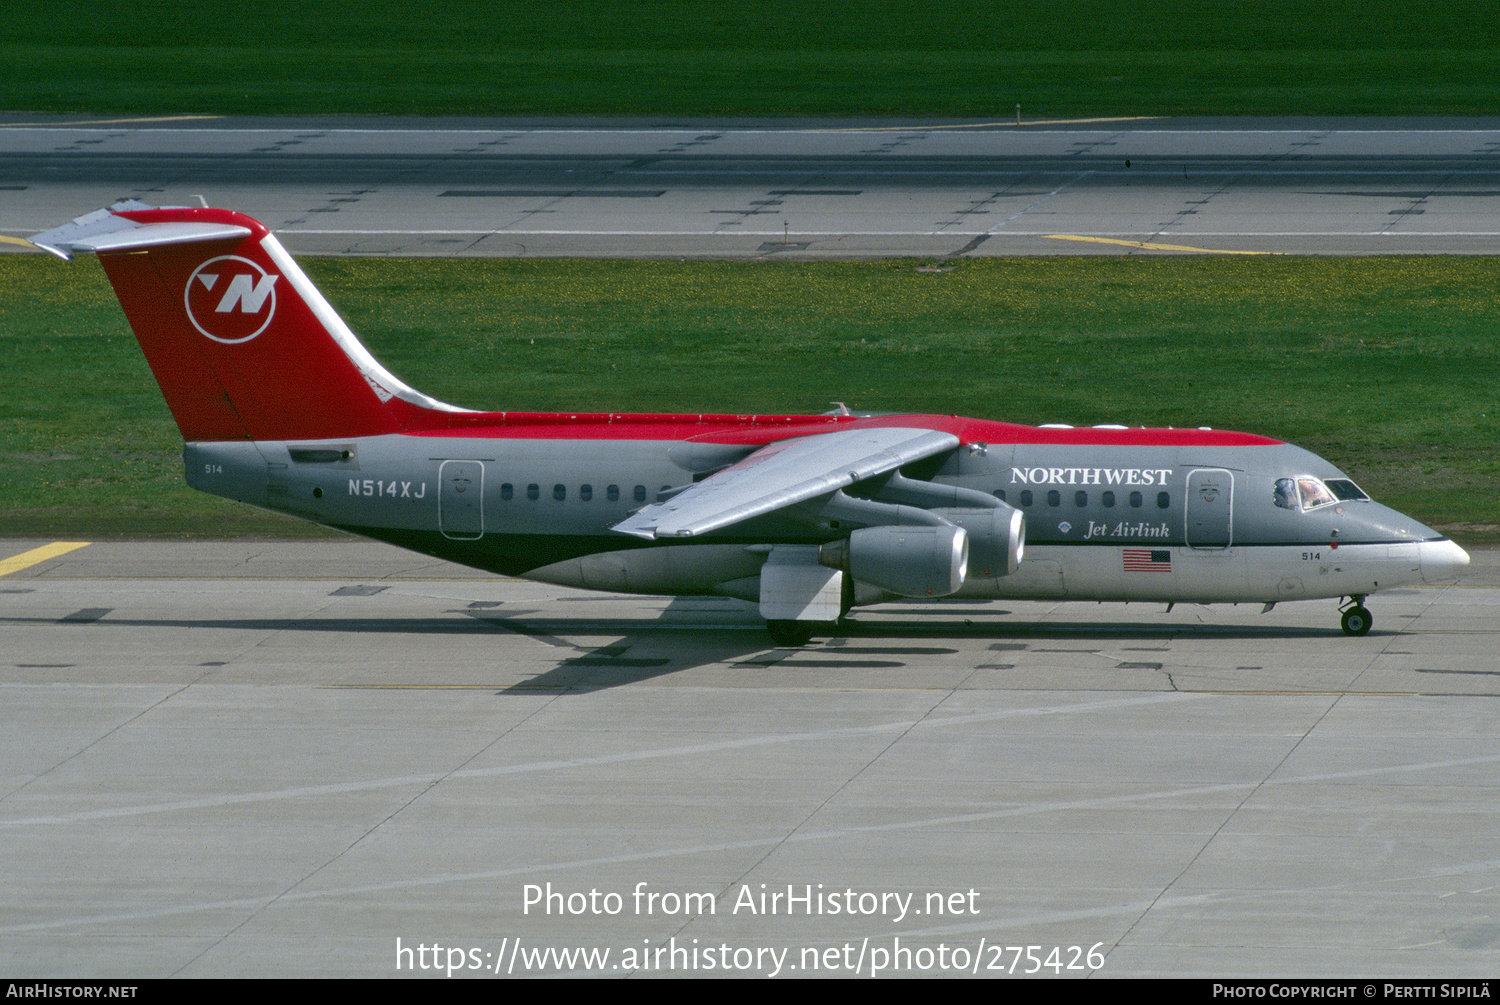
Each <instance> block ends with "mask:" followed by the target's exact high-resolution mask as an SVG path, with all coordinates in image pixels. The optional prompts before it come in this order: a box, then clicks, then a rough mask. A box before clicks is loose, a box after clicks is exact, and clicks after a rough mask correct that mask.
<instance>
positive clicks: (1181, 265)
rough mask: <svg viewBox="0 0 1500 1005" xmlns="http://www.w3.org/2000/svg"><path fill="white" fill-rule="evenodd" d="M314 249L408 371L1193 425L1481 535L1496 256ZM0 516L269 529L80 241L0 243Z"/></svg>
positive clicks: (675, 393) (695, 405) (589, 405)
mask: <svg viewBox="0 0 1500 1005" xmlns="http://www.w3.org/2000/svg"><path fill="white" fill-rule="evenodd" d="M919 264H920V263H917V262H911V261H889V262H873V263H872V262H843V263H794V262H758V263H744V262H636V261H622V262H611V261H595V260H580V261H566V260H561V261H560V260H536V261H520V260H509V259H491V260H471V259H464V260H432V259H422V260H405V261H403V260H390V259H334V258H323V259H311V260H309V261H308V262H307V263H306V266H307V269H308V271H309V273H310V274H311V275H312V277H313V279H314V281H315V282H317V283H318V284H319V285H320V286H321V287H322V288H323V289H324V291H325V292H326V293H327V294H328V296H329V298H330V299H331V300H332V301H333V303H334V304H335V305H336V306H338V307H339V308H340V309H341V310H342V311H343V312H344V313H345V315H346V317H347V318H348V319H349V321H350V323H351V325H352V326H353V327H354V329H355V330H356V331H358V332H360V333H361V335H362V336H363V337H364V338H365V339H366V341H367V342H368V343H369V345H370V346H371V349H372V350H373V351H374V352H375V354H376V355H377V356H378V357H380V358H381V359H382V360H383V361H384V362H385V363H386V364H387V365H388V366H389V367H390V368H391V369H392V370H393V371H395V372H396V373H397V374H398V375H399V376H401V377H402V378H403V379H405V380H407V381H408V382H409V383H411V384H413V385H414V386H416V387H418V388H419V389H421V390H424V391H427V392H428V393H431V394H434V395H436V396H438V397H440V398H443V399H445V400H449V401H452V402H453V403H455V404H460V405H465V406H469V407H474V408H490V409H500V408H506V409H522V410H532V409H534V410H554V409H556V410H564V409H570V410H589V411H595V410H599V411H603V410H613V411H662V412H672V411H686V412H693V411H748V412H757V411H758V412H782V411H785V412H817V411H822V410H824V409H826V408H827V407H828V403H829V402H830V401H833V400H842V401H845V402H848V403H849V404H850V405H851V406H852V407H854V408H856V409H863V410H875V411H930V412H944V413H959V414H968V415H977V416H983V417H989V418H1000V419H1008V420H1012V421H1018V422H1028V423H1037V422H1071V423H1075V424H1090V423H1099V422H1122V423H1128V424H1131V425H1173V426H1197V425H1211V426H1214V427H1217V428H1238V429H1245V430H1249V431H1254V432H1260V433H1265V434H1268V435H1272V436H1276V437H1280V438H1282V439H1287V440H1291V441H1294V442H1297V443H1300V444H1302V445H1303V446H1306V447H1308V448H1310V449H1312V450H1314V451H1315V452H1317V453H1320V454H1322V455H1324V456H1326V457H1328V458H1329V459H1330V460H1332V461H1334V462H1335V463H1337V464H1339V465H1340V466H1341V467H1343V468H1344V469H1345V470H1346V471H1348V472H1349V473H1350V474H1351V475H1352V476H1353V477H1354V478H1355V479H1356V480H1357V481H1359V482H1360V483H1361V484H1362V485H1364V487H1365V488H1366V489H1367V490H1369V491H1371V492H1372V493H1373V494H1375V495H1376V496H1377V498H1380V499H1382V500H1383V501H1385V502H1388V503H1390V504H1391V505H1394V506H1396V507H1397V508H1398V509H1401V510H1403V511H1405V512H1408V513H1411V514H1413V515H1414V516H1417V517H1419V518H1420V519H1423V520H1424V521H1426V522H1428V523H1431V524H1435V525H1438V526H1443V527H1448V528H1451V529H1453V531H1454V533H1455V534H1456V535H1457V536H1458V538H1459V539H1460V540H1462V541H1468V542H1470V543H1473V542H1475V541H1481V540H1488V541H1495V540H1500V527H1496V526H1495V516H1494V512H1495V510H1494V500H1495V499H1496V498H1497V497H1500V459H1497V457H1496V451H1495V444H1496V442H1497V439H1500V436H1497V433H1500V421H1497V420H1500V391H1497V387H1496V385H1497V380H1496V378H1497V376H1500V348H1497V344H1496V339H1495V337H1494V335H1495V332H1496V331H1497V330H1500V305H1497V303H1496V302H1495V299H1494V297H1493V296H1492V293H1491V291H1493V290H1494V289H1496V288H1497V286H1500V259H1497V258H1476V257H1463V258H1436V257H1433V258H1291V257H1286V258H1282V257H1275V258H1254V259H1246V258H1203V257H1181V256H1173V257H1160V258H1147V257H1131V258H1093V257H1080V258H1052V257H1047V258H1031V259H976V260H970V261H964V262H960V263H957V264H956V267H955V268H953V269H952V271H947V272H918V271H916V266H917V265H919ZM0 373H3V374H4V375H5V377H4V390H5V393H4V395H3V399H0V526H3V527H4V528H5V529H6V531H7V532H9V533H12V534H23V533H24V534H33V533H35V534H84V535H98V536H103V535H118V536H129V535H153V536H171V535H180V534H197V535H223V534H226V533H229V534H233V533H243V534H284V533H289V532H295V531H289V530H288V529H287V528H290V527H297V526H299V525H297V524H290V523H287V522H284V521H282V520H280V518H276V517H271V516H268V515H264V514H260V513H258V512H256V511H253V510H251V509H249V508H247V507H240V506H233V505H231V504H228V503H224V502H222V501H220V500H216V499H213V498H209V497H206V496H201V495H198V494H196V493H193V492H191V491H190V490H189V489H187V488H186V487H185V486H184V485H183V483H182V473H181V463H180V460H179V458H178V453H179V450H180V441H179V439H178V436H177V432H176V428H175V426H174V425H173V424H172V421H171V418H170V416H169V415H168V413H167V411H166V408H165V406H164V405H163V403H162V401H161V399H160V397H159V395H158V393H157V390H156V387H155V384H154V381H153V380H152V377H151V374H150V371H149V370H148V368H147V367H146V364H145V362H144V360H143V359H142V358H141V355H140V352H139V349H138V348H137V347H136V345H135V342H134V339H133V337H132V336H131V335H130V333H129V330H128V328H127V326H126V325H125V322H124V320H123V317H122V315H121V314H120V312H119V309H118V307H117V306H116V304H115V302H114V298H113V296H112V294H111V293H110V291H109V289H108V285H107V283H106V282H105V281H104V278H103V274H102V272H101V271H100V270H99V268H98V265H97V263H95V262H93V261H92V260H88V259H84V260H80V261H79V262H76V263H74V264H72V265H64V264H62V263H60V262H56V261H54V260H52V259H47V258H41V257H31V256H21V255H4V256H0Z"/></svg>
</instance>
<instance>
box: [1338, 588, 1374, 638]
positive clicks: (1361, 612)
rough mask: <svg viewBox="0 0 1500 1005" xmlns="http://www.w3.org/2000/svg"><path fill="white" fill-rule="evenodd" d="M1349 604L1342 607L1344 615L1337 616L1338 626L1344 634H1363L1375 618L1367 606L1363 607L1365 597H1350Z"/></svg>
mask: <svg viewBox="0 0 1500 1005" xmlns="http://www.w3.org/2000/svg"><path fill="white" fill-rule="evenodd" d="M1349 600H1350V603H1351V606H1349V607H1346V608H1344V616H1343V617H1341V618H1339V627H1341V628H1342V629H1343V630H1344V634H1345V635H1364V634H1365V633H1366V632H1368V631H1369V630H1370V626H1371V625H1372V624H1374V623H1375V618H1374V616H1373V615H1371V614H1370V611H1369V608H1367V607H1365V598H1364V597H1362V596H1360V597H1350V598H1349Z"/></svg>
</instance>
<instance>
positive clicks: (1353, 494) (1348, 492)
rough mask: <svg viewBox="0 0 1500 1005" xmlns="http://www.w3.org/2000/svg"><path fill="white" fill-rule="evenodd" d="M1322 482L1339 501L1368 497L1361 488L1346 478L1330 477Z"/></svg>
mask: <svg viewBox="0 0 1500 1005" xmlns="http://www.w3.org/2000/svg"><path fill="white" fill-rule="evenodd" d="M1323 484H1325V485H1327V486H1328V490H1329V491H1330V492H1332V493H1333V494H1334V495H1336V496H1338V497H1339V501H1340V502H1348V501H1349V500H1350V499H1368V498H1370V497H1369V496H1367V495H1365V492H1364V490H1363V489H1361V488H1360V487H1359V486H1358V485H1356V484H1354V483H1353V482H1351V481H1350V480H1349V479H1347V478H1330V479H1328V481H1326V482H1324V483H1323Z"/></svg>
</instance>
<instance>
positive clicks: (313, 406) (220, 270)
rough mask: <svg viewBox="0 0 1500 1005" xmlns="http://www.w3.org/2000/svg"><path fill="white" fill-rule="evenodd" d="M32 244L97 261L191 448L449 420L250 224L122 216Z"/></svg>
mask: <svg viewBox="0 0 1500 1005" xmlns="http://www.w3.org/2000/svg"><path fill="white" fill-rule="evenodd" d="M33 242H34V243H36V244H38V245H40V246H43V247H47V248H48V249H49V250H54V251H56V250H57V249H64V250H69V251H93V252H96V253H97V254H98V255H99V260H100V263H101V264H102V265H103V266H104V271H105V274H106V275H107V276H108V277H109V280H110V282H111V283H112V284H113V285H114V288H115V293H116V295H118V296H119V298H120V304H121V306H122V307H123V308H124V309H125V316H126V317H127V318H128V319H129V320H130V325H131V327H132V328H133V329H134V330H135V335H136V338H137V339H138V340H139V341H140V343H141V348H142V349H143V350H144V351H145V353H146V359H147V361H148V362H149V363H150V364H151V370H152V372H153V373H154V374H155V375H156V381H157V383H158V384H160V385H161V390H162V394H163V395H165V397H166V399H167V405H168V407H170V408H171V410H172V416H173V418H175V419H176V420H177V426H178V428H179V429H181V430H182V436H183V439H185V440H187V441H189V442H193V441H202V440H237V439H251V440H301V439H325V438H333V437H345V436H369V435H375V434H380V433H390V432H396V431H398V430H400V429H402V428H407V427H409V426H412V425H426V424H427V423H425V422H423V421H422V419H421V416H422V414H423V413H424V412H428V413H429V414H430V411H429V410H434V409H436V410H442V411H457V410H456V409H451V408H450V407H449V406H445V405H443V404H441V403H440V402H437V401H434V400H432V399H430V398H427V397H426V396H424V395H421V394H419V393H418V392H416V391H414V390H412V389H411V388H409V387H407V386H406V385H405V384H403V383H402V382H401V381H399V380H397V379H396V378H395V377H394V376H392V375H391V374H390V373H389V372H388V371H387V370H386V369H385V368H384V367H382V366H381V365H380V364H379V363H378V362H377V361H376V360H375V358H374V357H373V356H371V355H370V353H369V351H368V350H367V349H365V347H364V346H363V345H362V344H361V343H360V342H359V340H358V339H357V338H356V337H355V336H354V334H353V333H352V332H351V331H350V330H349V328H348V326H347V325H345V324H344V321H343V319H342V318H340V317H339V316H338V313H337V312H336V311H334V309H333V308H332V307H331V306H330V305H329V304H328V301H326V300H324V299H323V296H322V294H320V293H319V292H318V291H317V289H316V288H315V287H314V286H313V285H312V282H311V281H310V280H309V279H308V278H307V276H306V274H305V273H303V271H302V270H301V268H299V267H298V266H297V263H296V262H295V261H293V259H292V257H291V256H290V255H289V254H287V252H286V249H284V248H283V247H282V246H281V243H280V242H279V241H277V240H276V238H275V236H273V235H272V234H271V233H270V231H269V230H267V229H266V227H265V226H264V225H263V224H261V223H259V222H257V221H256V220H253V219H251V218H250V217H248V216H244V215H242V214H239V213H233V212H230V211H228V210H222V209H192V208H175V209H153V208H151V207H148V206H144V205H142V204H140V203H135V204H117V205H116V206H114V207H111V209H110V210H106V211H101V212H99V213H93V214H89V215H88V216H84V217H79V218H78V219H77V220H75V221H73V223H71V224H68V225H66V226H63V227H59V228H57V229H56V230H52V231H48V232H47V233H45V234H38V235H37V236H36V237H35V238H33ZM59 253H60V252H59Z"/></svg>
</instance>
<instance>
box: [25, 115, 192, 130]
mask: <svg viewBox="0 0 1500 1005" xmlns="http://www.w3.org/2000/svg"><path fill="white" fill-rule="evenodd" d="M217 118H221V116H218V115H155V116H151V117H150V118H131V119H87V120H85V121H83V122H0V129H73V128H75V127H77V126H128V125H133V124H135V123H138V122H197V121H200V120H202V119H217Z"/></svg>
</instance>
